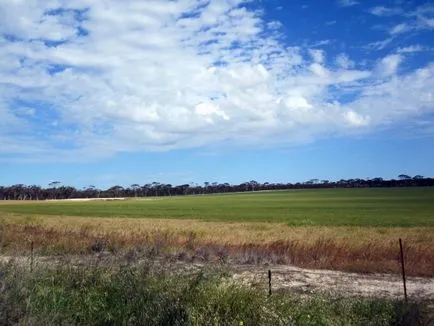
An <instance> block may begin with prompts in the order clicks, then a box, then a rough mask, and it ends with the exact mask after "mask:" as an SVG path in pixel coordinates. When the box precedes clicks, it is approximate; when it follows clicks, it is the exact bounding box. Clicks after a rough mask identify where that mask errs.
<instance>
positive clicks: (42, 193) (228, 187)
mask: <svg viewBox="0 0 434 326" xmlns="http://www.w3.org/2000/svg"><path fill="white" fill-rule="evenodd" d="M432 186H434V178H427V177H423V176H421V175H416V176H414V177H411V176H408V175H405V174H400V175H399V176H398V178H397V179H390V180H385V179H383V178H372V179H347V180H345V179H342V180H339V181H329V180H319V179H310V180H308V181H305V182H297V183H269V182H265V183H260V182H258V181H255V180H251V181H248V182H243V183H240V184H229V183H218V182H204V183H203V184H201V185H200V184H197V183H191V184H182V185H176V186H173V185H171V184H165V183H159V182H152V183H147V184H144V185H140V184H132V185H131V186H129V187H123V186H120V185H116V186H112V187H110V188H107V189H98V188H97V187H95V186H93V185H90V186H88V187H84V188H82V189H77V188H75V187H71V186H67V185H63V184H62V183H61V182H59V181H53V182H51V183H50V184H49V185H48V187H45V188H44V187H41V186H39V185H30V186H27V185H23V184H16V185H12V186H0V200H47V199H72V198H119V197H162V196H186V195H202V194H219V193H231V192H249V191H250V192H251V191H264V190H287V189H317V188H373V187H432Z"/></svg>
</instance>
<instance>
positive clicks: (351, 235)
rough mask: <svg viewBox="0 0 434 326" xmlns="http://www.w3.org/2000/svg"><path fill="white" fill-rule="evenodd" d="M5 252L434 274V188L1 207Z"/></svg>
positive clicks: (1, 241)
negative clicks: (403, 267)
mask: <svg viewBox="0 0 434 326" xmlns="http://www.w3.org/2000/svg"><path fill="white" fill-rule="evenodd" d="M0 232H1V234H0V249H1V250H2V251H3V252H5V253H25V252H28V250H29V241H33V242H34V246H35V250H36V252H37V253H38V254H41V255H51V254H61V253H69V254H83V253H84V254H86V253H92V252H93V251H99V250H101V251H108V252H113V253H119V252H123V253H125V252H131V251H132V250H133V251H134V252H140V253H144V252H146V253H148V254H149V253H150V252H151V253H152V254H157V255H160V256H163V257H166V258H170V259H182V260H186V261H215V260H228V261H234V262H237V263H242V264H263V263H272V264H293V265H296V266H300V267H309V268H325V269H334V270H343V271H355V272H385V273H399V263H398V261H397V257H398V255H397V252H398V251H397V250H398V238H402V239H403V240H404V245H405V253H406V259H407V270H408V274H409V275H414V276H434V264H432V261H434V189H432V188H393V189H320V190H293V191H277V192H256V193H242V194H224V195H208V196H189V197H164V198H160V197H159V198H145V199H141V198H139V199H128V200H122V201H119V200H116V201H83V202H77V201H45V202H8V201H4V202H0Z"/></svg>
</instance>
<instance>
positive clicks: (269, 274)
mask: <svg viewBox="0 0 434 326" xmlns="http://www.w3.org/2000/svg"><path fill="white" fill-rule="evenodd" d="M270 295H271V270H270V269H269V270H268V296H270Z"/></svg>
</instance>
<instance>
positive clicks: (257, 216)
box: [0, 188, 434, 227]
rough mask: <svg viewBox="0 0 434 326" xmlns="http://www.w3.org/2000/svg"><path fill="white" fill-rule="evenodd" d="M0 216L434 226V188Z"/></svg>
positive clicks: (45, 206)
mask: <svg viewBox="0 0 434 326" xmlns="http://www.w3.org/2000/svg"><path fill="white" fill-rule="evenodd" d="M0 212H11V213H20V214H39V215H58V216H59V215H60V216H89V217H137V218H175V219H201V220H204V221H222V222H284V223H287V224H288V225H304V226H308V225H319V226H378V227H392V226H401V227H411V226H434V188H392V189H320V190H293V191H276V192H258V193H244V194H226V195H209V196H190V197H171V198H156V199H152V198H148V199H144V200H141V199H137V200H126V201H108V202H103V201H92V202H26V203H13V204H11V203H7V202H3V203H2V202H0Z"/></svg>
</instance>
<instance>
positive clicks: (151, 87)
mask: <svg viewBox="0 0 434 326" xmlns="http://www.w3.org/2000/svg"><path fill="white" fill-rule="evenodd" d="M243 4H244V2H243V1H242V0H220V1H212V2H210V3H208V1H206V0H199V1H198V0H176V1H170V2H165V3H162V2H161V1H158V0H154V1H151V0H149V1H146V3H144V2H142V1H134V0H131V1H128V2H119V1H114V0H105V1H102V0H94V1H87V0H77V1H74V2H64V1H56V0H52V1H43V0H28V1H18V0H15V1H2V0H0V13H1V14H0V15H2V17H3V18H5V17H6V18H7V22H5V24H0V32H1V33H6V34H8V35H9V36H8V38H2V37H0V85H1V92H2V93H0V127H1V128H0V142H1V144H2V146H1V147H0V156H1V155H5V154H7V153H9V154H13V155H17V157H18V156H19V157H38V158H44V157H52V158H55V159H56V160H65V161H67V160H72V159H89V158H93V157H101V156H107V155H111V154H114V153H117V152H122V151H141V150H152V151H157V150H170V149H179V148H190V147H197V146H205V145H209V144H216V143H222V142H224V143H229V144H233V145H245V144H249V145H250V144H255V145H270V146H271V145H274V144H291V143H297V142H300V141H304V140H306V139H315V138H317V137H326V136H327V134H337V133H341V134H345V133H347V132H354V130H370V128H375V127H376V126H377V125H378V124H381V123H383V121H384V119H386V118H387V119H389V120H393V119H405V118H406V117H408V116H412V115H414V114H419V112H421V111H423V110H429V108H430V107H429V105H428V103H429V101H428V100H427V99H429V98H430V96H431V95H430V94H431V93H429V92H432V91H429V89H434V83H433V77H432V76H434V73H433V70H434V69H432V67H430V68H424V70H421V71H419V72H417V73H416V72H413V73H409V75H402V76H401V75H399V74H397V71H398V67H399V64H400V62H401V61H402V59H403V58H402V57H401V56H400V55H397V54H395V55H390V56H387V57H385V58H382V59H381V60H380V61H379V63H378V64H377V65H376V66H372V67H366V69H365V70H355V68H354V67H355V63H354V62H353V61H352V60H350V58H349V57H348V56H347V55H346V54H340V55H338V57H336V59H335V62H332V63H331V64H328V63H327V61H326V60H325V58H326V56H327V55H329V56H330V55H332V54H329V53H326V52H325V51H324V50H318V49H313V47H312V46H311V47H310V48H311V49H306V48H301V47H288V46H287V45H285V44H283V43H282V42H281V40H280V39H279V37H280V36H279V35H275V34H277V33H275V32H273V31H272V32H271V33H268V34H267V30H268V28H271V27H272V26H277V25H278V24H277V23H276V22H271V24H272V25H271V26H270V25H269V24H268V25H267V22H266V21H265V20H264V18H263V17H262V16H261V13H260V12H259V11H252V10H250V9H247V7H245V6H244V5H243ZM59 8H62V10H58V9H59ZM47 10H51V13H50V15H49V17H46V16H47V15H46V12H47ZM77 16H80V17H77ZM84 31H85V32H84ZM54 41H59V42H57V43H55V44H54V45H55V46H53V44H52V43H53V42H54ZM60 41H61V42H60ZM404 52H405V51H403V53H404ZM336 66H337V67H336ZM409 76H411V77H412V78H413V81H414V82H415V84H412V85H411V87H410V88H409V89H411V91H412V95H411V99H412V106H411V107H410V106H409V105H408V102H407V101H405V100H403V99H402V96H404V95H403V94H401V93H398V92H396V91H395V90H396V89H401V84H399V82H401V81H402V82H404V83H407V84H408V83H409V81H408V80H407V79H408V78H410V77H409ZM393 80H396V83H394V82H393ZM429 87H431V88H429ZM347 92H349V93H351V94H356V96H355V97H354V100H351V101H350V102H348V99H343V98H342V97H345V94H346V93H347ZM404 93H405V92H404ZM357 94H362V95H357ZM382 98H385V99H386V101H385V102H384V103H385V104H382V102H381V99H382ZM396 98H399V100H400V101H402V103H403V104H402V105H401V104H400V103H399V101H398V102H397V101H396ZM389 102H390V103H393V104H394V105H389V104H388V103H389ZM431 103H432V102H431ZM374 104H375V106H376V108H375V110H373V109H372V107H371V106H372V105H374ZM431 107H432V106H431ZM397 112H401V113H399V114H397ZM18 135H19V137H18ZM59 154H61V155H59Z"/></svg>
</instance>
